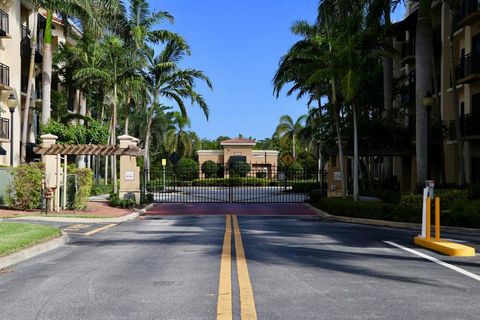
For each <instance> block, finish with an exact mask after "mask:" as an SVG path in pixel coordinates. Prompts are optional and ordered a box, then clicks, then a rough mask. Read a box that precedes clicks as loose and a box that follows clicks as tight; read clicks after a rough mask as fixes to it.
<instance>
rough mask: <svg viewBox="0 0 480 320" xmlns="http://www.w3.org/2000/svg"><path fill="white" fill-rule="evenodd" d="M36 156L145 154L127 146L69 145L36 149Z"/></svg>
mask: <svg viewBox="0 0 480 320" xmlns="http://www.w3.org/2000/svg"><path fill="white" fill-rule="evenodd" d="M33 151H34V152H35V153H36V154H43V155H57V154H61V155H83V156H88V155H95V156H97V155H101V156H112V155H119V156H120V155H130V156H143V155H144V154H145V152H144V151H143V150H142V149H141V148H139V147H136V146H129V147H128V148H119V147H118V146H112V145H95V144H79V145H69V144H63V145H62V144H55V145H52V146H50V147H48V148H44V147H36V148H34V149H33Z"/></svg>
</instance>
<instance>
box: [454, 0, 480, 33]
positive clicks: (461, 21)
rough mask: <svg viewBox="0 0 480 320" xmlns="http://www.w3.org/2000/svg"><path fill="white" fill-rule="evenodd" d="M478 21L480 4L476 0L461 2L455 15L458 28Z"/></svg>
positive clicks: (479, 18)
mask: <svg viewBox="0 0 480 320" xmlns="http://www.w3.org/2000/svg"><path fill="white" fill-rule="evenodd" d="M479 20H480V4H479V1H478V0H463V1H462V5H461V7H460V9H459V11H458V13H457V15H456V21H458V23H457V25H458V28H462V27H464V26H467V25H471V24H473V23H474V22H476V21H479Z"/></svg>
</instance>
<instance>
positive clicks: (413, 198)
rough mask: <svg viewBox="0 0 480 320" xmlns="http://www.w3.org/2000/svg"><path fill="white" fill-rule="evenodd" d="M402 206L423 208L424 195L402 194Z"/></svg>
mask: <svg viewBox="0 0 480 320" xmlns="http://www.w3.org/2000/svg"><path fill="white" fill-rule="evenodd" d="M399 204H400V205H401V206H402V207H409V208H414V209H419V210H421V209H422V196H421V195H419V194H402V195H401V196H400V203H399Z"/></svg>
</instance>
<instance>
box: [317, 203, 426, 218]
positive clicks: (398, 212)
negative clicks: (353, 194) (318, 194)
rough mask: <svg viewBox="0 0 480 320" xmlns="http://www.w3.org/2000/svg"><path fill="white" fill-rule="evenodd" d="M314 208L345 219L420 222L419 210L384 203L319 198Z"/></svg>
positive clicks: (420, 214)
mask: <svg viewBox="0 0 480 320" xmlns="http://www.w3.org/2000/svg"><path fill="white" fill-rule="evenodd" d="M314 206H316V207H318V208H319V209H322V210H325V211H326V212H328V213H330V214H333V215H337V216H345V217H353V218H366V219H376V220H388V221H397V222H416V223H419V222H421V218H422V213H421V210H417V209H415V208H410V207H404V206H400V205H396V204H391V203H384V202H365V201H358V202H354V201H353V200H352V199H350V198H348V199H343V198H321V199H320V200H319V201H318V202H317V203H314Z"/></svg>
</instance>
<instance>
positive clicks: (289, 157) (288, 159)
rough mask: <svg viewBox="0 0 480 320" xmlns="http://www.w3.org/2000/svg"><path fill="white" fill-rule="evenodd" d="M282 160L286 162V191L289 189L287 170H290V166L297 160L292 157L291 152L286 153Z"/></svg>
mask: <svg viewBox="0 0 480 320" xmlns="http://www.w3.org/2000/svg"><path fill="white" fill-rule="evenodd" d="M281 160H282V162H283V163H284V164H285V167H286V168H285V189H284V190H285V191H287V179H288V175H287V170H288V167H290V166H291V165H292V163H293V162H295V159H294V158H293V157H292V155H291V154H289V153H287V154H284V155H283V156H282V158H281Z"/></svg>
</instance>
